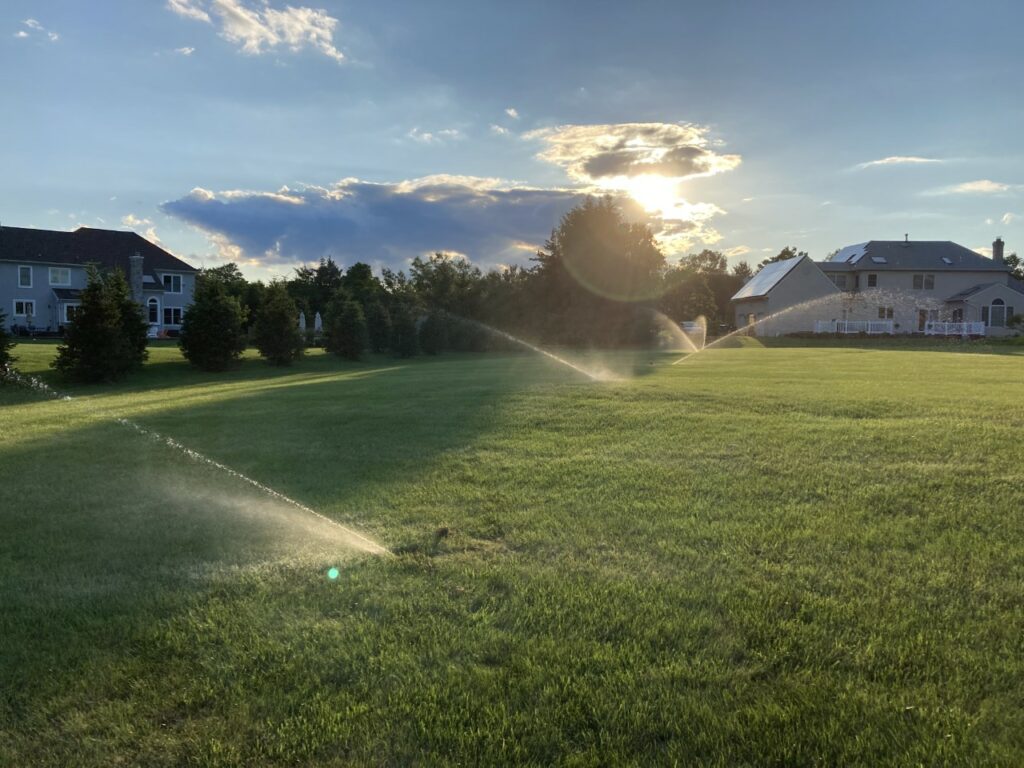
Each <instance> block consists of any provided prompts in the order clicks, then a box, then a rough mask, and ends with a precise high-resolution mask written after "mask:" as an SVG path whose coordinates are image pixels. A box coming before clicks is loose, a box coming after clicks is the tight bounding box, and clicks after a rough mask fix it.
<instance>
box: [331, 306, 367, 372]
mask: <svg viewBox="0 0 1024 768" xmlns="http://www.w3.org/2000/svg"><path fill="white" fill-rule="evenodd" d="M368 342H369V339H368V333H367V330H366V318H365V317H363V309H362V307H360V306H359V303H358V302H355V301H353V300H352V299H350V298H348V295H347V294H346V293H344V292H343V291H339V292H338V293H337V294H336V295H335V297H334V299H333V300H332V301H331V303H330V305H328V307H327V317H326V318H325V320H324V347H325V348H326V349H327V351H328V352H332V353H333V354H335V355H338V356H339V357H345V358H348V359H349V360H358V359H359V358H360V357H361V356H362V354H363V350H365V349H366V346H367V344H368Z"/></svg>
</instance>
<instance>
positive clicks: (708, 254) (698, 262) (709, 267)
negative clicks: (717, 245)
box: [679, 248, 729, 275]
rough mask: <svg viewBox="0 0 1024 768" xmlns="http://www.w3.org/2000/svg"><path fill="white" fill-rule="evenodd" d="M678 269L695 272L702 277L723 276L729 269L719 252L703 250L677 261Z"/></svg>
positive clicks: (723, 255) (723, 256)
mask: <svg viewBox="0 0 1024 768" xmlns="http://www.w3.org/2000/svg"><path fill="white" fill-rule="evenodd" d="M679 266H680V268H682V269H684V270H686V271H688V272H696V273H698V274H702V275H712V274H725V273H726V272H727V271H728V268H729V262H728V261H727V260H726V258H725V254H723V253H721V252H720V251H712V250H710V249H708V248H705V249H704V250H703V251H701V252H700V253H691V254H690V255H689V256H683V257H682V258H681V259H679Z"/></svg>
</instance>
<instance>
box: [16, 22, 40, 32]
mask: <svg viewBox="0 0 1024 768" xmlns="http://www.w3.org/2000/svg"><path fill="white" fill-rule="evenodd" d="M21 23H22V24H24V25H25V26H26V27H28V28H29V29H35V30H37V31H39V32H42V31H43V25H42V24H40V23H39V22H38V21H36V20H35V19H25V20H24V21H23V22H21Z"/></svg>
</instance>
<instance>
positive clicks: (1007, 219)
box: [999, 213, 1020, 226]
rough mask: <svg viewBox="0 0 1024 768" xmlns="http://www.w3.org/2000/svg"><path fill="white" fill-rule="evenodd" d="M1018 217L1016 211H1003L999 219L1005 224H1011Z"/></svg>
mask: <svg viewBox="0 0 1024 768" xmlns="http://www.w3.org/2000/svg"><path fill="white" fill-rule="evenodd" d="M1019 218H1020V216H1018V215H1017V214H1016V213H1004V214H1003V217H1002V218H1001V219H1000V220H999V221H1001V222H1002V223H1003V224H1005V225H1006V226H1010V225H1011V224H1013V222H1014V221H1016V220H1017V219H1019Z"/></svg>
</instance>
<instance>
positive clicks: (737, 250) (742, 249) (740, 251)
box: [723, 245, 750, 258]
mask: <svg viewBox="0 0 1024 768" xmlns="http://www.w3.org/2000/svg"><path fill="white" fill-rule="evenodd" d="M723 253H724V254H725V255H726V256H728V257H729V258H735V257H737V256H745V255H747V254H748V253H750V248H749V247H748V246H746V245H737V246H736V247H734V248H727V249H726V250H725V251H723Z"/></svg>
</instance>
